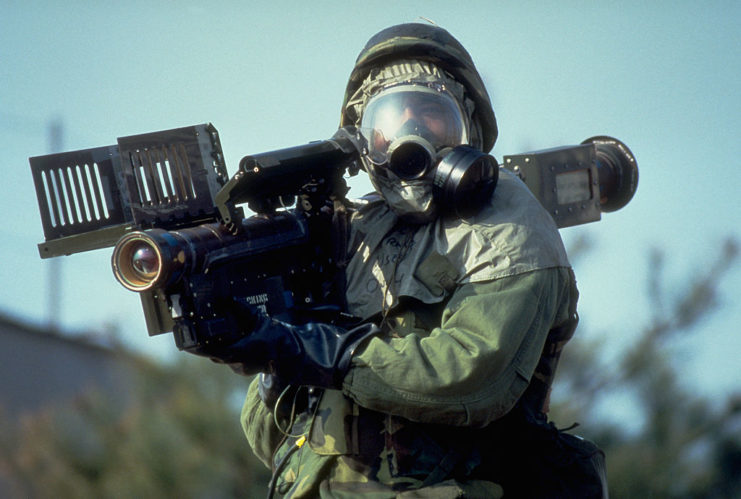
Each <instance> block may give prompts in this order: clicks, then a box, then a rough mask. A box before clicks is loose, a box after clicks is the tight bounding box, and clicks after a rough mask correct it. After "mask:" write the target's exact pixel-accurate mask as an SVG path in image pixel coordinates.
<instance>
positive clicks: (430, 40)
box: [340, 23, 497, 152]
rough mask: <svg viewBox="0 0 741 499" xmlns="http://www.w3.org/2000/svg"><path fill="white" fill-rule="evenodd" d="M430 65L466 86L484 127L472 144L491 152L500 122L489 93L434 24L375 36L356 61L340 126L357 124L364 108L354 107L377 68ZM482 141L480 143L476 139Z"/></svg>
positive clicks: (396, 28)
mask: <svg viewBox="0 0 741 499" xmlns="http://www.w3.org/2000/svg"><path fill="white" fill-rule="evenodd" d="M401 60H414V61H423V62H429V63H432V64H434V65H435V66H437V67H438V68H440V69H442V70H443V71H445V72H446V73H448V74H449V75H450V76H452V77H453V79H455V81H457V82H459V83H460V84H462V85H463V87H464V88H465V92H466V97H467V98H469V99H470V100H471V101H472V102H473V104H474V106H473V107H474V109H473V114H472V119H473V121H474V122H475V123H476V124H477V125H478V127H480V133H481V137H480V138H479V137H474V140H475V142H479V143H478V144H475V143H474V144H472V145H475V146H477V147H479V148H480V149H481V150H482V151H483V152H489V151H490V150H491V148H492V147H493V146H494V143H495V142H496V139H497V123H496V118H495V117H494V110H493V109H492V106H491V100H490V99H489V94H488V93H487V92H486V88H485V87H484V83H483V81H482V80H481V76H480V75H479V73H478V71H477V70H476V67H475V66H474V64H473V60H472V59H471V56H470V55H469V54H468V52H467V51H466V49H465V48H464V47H463V46H462V45H461V44H460V42H459V41H458V40H456V39H455V38H454V37H453V36H452V35H451V34H450V33H448V32H447V31H446V30H444V29H443V28H440V27H439V26H435V25H432V24H422V23H408V24H400V25H397V26H392V27H390V28H387V29H384V30H383V31H380V32H379V33H377V34H376V35H374V36H373V37H372V38H371V39H370V40H369V41H368V43H366V45H365V47H364V48H363V50H361V52H360V54H359V55H358V58H357V60H356V62H355V67H354V68H353V71H352V73H351V74H350V80H349V82H348V84H347V88H346V90H345V98H344V101H343V104H342V116H341V119H340V126H347V125H357V124H358V123H359V121H360V114H361V113H362V110H363V106H359V105H357V104H356V105H353V103H352V102H351V101H352V100H353V99H354V98H355V100H357V96H356V93H357V92H358V91H359V90H360V89H361V87H362V86H363V83H364V82H365V80H366V79H367V78H368V76H369V75H370V74H371V72H372V71H373V70H374V69H379V68H382V67H384V66H388V65H389V64H393V63H394V62H396V61H401ZM476 139H478V140H476Z"/></svg>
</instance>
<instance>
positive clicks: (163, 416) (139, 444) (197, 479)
mask: <svg viewBox="0 0 741 499" xmlns="http://www.w3.org/2000/svg"><path fill="white" fill-rule="evenodd" d="M138 364H139V367H140V370H139V371H140V372H141V376H140V378H139V379H138V380H137V386H136V389H135V390H134V394H135V395H134V397H133V400H132V401H131V402H130V403H128V404H127V405H125V406H122V404H121V403H120V401H117V400H116V394H107V393H102V392H99V391H91V392H88V393H86V394H85V395H84V396H82V397H80V398H79V399H77V400H73V401H70V402H68V403H66V404H63V405H58V406H53V407H48V408H47V409H45V410H43V411H41V412H39V413H37V414H35V415H32V416H30V417H28V418H26V419H25V420H23V421H22V423H21V425H20V428H17V426H16V425H13V424H10V423H9V422H7V421H6V424H3V426H2V430H0V437H1V440H0V445H1V446H0V451H2V453H1V454H0V470H4V471H5V475H6V476H8V477H9V478H10V480H11V485H12V487H13V492H14V495H15V496H17V497H55V498H66V497H69V498H72V497H74V498H86V497H90V498H100V497H178V498H183V497H187V498H200V497H203V498H219V497H224V498H231V497H253V496H258V497H259V496H263V495H264V494H265V491H266V488H265V487H266V484H267V482H268V480H269V478H270V475H269V472H268V470H267V469H266V468H265V466H264V465H263V464H262V463H260V462H259V461H258V460H257V459H256V458H255V457H254V456H253V455H252V452H251V450H250V448H249V446H248V445H247V441H246V439H245V438H244V435H243V434H242V431H241V428H240V425H239V408H240V404H239V402H240V400H239V397H241V396H243V395H244V393H245V391H246V385H247V383H246V382H247V381H248V380H247V379H246V378H244V377H240V376H236V375H234V373H232V372H231V370H229V369H228V368H226V367H225V366H217V365H215V364H211V363H209V362H208V361H206V360H204V359H196V358H190V356H182V358H181V359H179V361H178V362H177V363H176V364H175V365H172V366H162V365H155V364H153V363H152V362H150V361H146V360H141V359H140V360H139V361H138Z"/></svg>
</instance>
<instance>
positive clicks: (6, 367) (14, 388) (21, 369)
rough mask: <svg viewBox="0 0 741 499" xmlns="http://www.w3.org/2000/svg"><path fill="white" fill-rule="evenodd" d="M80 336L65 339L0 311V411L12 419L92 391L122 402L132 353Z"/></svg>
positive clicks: (131, 369) (132, 368)
mask: <svg viewBox="0 0 741 499" xmlns="http://www.w3.org/2000/svg"><path fill="white" fill-rule="evenodd" d="M90 338H91V337H88V338H86V337H84V336H81V335H63V334H60V333H56V332H50V331H48V330H47V329H46V328H42V327H40V326H36V325H32V324H30V323H27V322H23V321H21V320H19V319H15V318H11V317H9V316H8V315H6V314H3V313H2V312H0V379H1V380H3V382H2V383H0V410H2V411H3V412H4V413H5V414H6V415H8V416H10V417H11V419H16V418H18V417H20V416H21V415H22V414H23V413H24V412H29V411H35V410H38V409H41V408H43V407H44V406H46V405H49V404H53V403H56V402H64V401H68V400H70V399H72V398H74V397H75V396H77V395H80V394H82V393H84V392H85V391H87V390H90V389H94V388H96V389H100V390H103V391H112V392H113V393H117V394H119V395H118V396H119V397H120V398H121V399H122V400H123V401H125V399H127V398H128V397H129V394H130V392H131V388H132V387H131V383H132V382H133V380H134V379H135V376H133V374H134V372H135V371H136V363H135V362H134V359H133V357H132V356H131V354H128V353H126V352H123V351H122V350H121V349H113V348H110V347H107V346H104V345H101V344H98V343H95V342H94V341H92V340H91V339H90Z"/></svg>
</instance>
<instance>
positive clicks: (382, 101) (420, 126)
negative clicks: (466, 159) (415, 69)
mask: <svg viewBox="0 0 741 499" xmlns="http://www.w3.org/2000/svg"><path fill="white" fill-rule="evenodd" d="M360 129H361V132H362V133H363V134H364V135H365V137H366V139H367V140H368V156H369V159H370V160H371V161H372V162H373V163H374V164H377V165H383V164H386V163H388V161H389V155H390V154H391V153H392V152H393V151H394V150H397V149H398V148H399V147H400V146H401V145H403V143H405V142H409V141H413V142H415V143H420V142H427V143H429V146H430V147H429V148H431V149H432V150H433V152H434V151H437V150H439V149H441V148H443V147H452V146H456V145H459V144H465V143H467V142H468V129H467V127H466V124H465V122H464V120H463V112H462V110H461V108H460V106H459V105H458V102H457V101H456V100H455V99H454V98H453V97H452V96H451V95H449V94H448V93H447V92H446V91H445V90H444V89H443V88H435V87H428V86H421V85H397V86H394V87H390V88H387V89H385V90H383V91H381V92H380V93H379V94H378V95H375V96H374V97H372V98H371V99H370V100H369V101H368V105H367V106H366V109H365V111H364V112H363V118H362V120H361V123H360ZM419 139H423V140H422V141H420V140H419Z"/></svg>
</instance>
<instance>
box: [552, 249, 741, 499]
mask: <svg viewBox="0 0 741 499" xmlns="http://www.w3.org/2000/svg"><path fill="white" fill-rule="evenodd" d="M737 255H738V246H737V244H736V243H735V241H733V240H728V241H727V242H726V244H725V245H724V247H723V248H722V249H721V252H720V254H719V255H718V257H717V258H716V259H715V261H714V263H712V265H709V266H708V267H707V268H705V269H703V272H702V273H701V274H698V275H697V276H694V277H693V276H691V277H690V278H689V279H687V280H686V285H685V286H682V287H681V288H680V289H671V287H670V286H667V285H666V284H665V282H664V276H663V268H664V255H663V254H662V253H661V252H659V251H655V252H653V253H652V255H651V256H650V272H651V273H650V276H649V281H648V285H649V291H648V299H649V300H650V305H651V310H652V313H653V316H652V317H651V318H650V321H649V323H648V324H646V325H645V326H644V327H642V328H640V331H639V334H638V335H637V336H636V339H635V340H634V341H632V342H631V344H630V345H629V346H628V347H626V348H625V349H624V350H623V351H622V352H621V353H620V354H619V355H617V356H612V357H611V358H610V359H605V358H604V356H603V355H602V353H603V345H602V344H601V343H599V342H591V343H589V342H580V341H572V344H570V345H569V346H568V347H567V348H566V349H565V351H564V357H563V359H562V361H561V363H560V364H559V374H558V378H557V380H556V389H557V392H556V393H557V394H560V395H559V396H558V397H557V400H558V402H557V403H555V404H554V410H553V411H552V414H551V415H552V417H553V418H554V419H555V420H556V421H557V422H559V423H561V424H564V423H565V425H568V424H569V422H571V421H574V420H579V421H588V424H586V425H585V426H584V427H582V428H580V430H583V434H584V436H586V437H588V438H590V439H592V440H594V441H595V442H597V443H598V444H599V445H600V446H601V447H602V448H603V449H604V450H605V452H606V455H607V468H608V477H609V484H610V495H611V497H613V498H623V497H653V498H674V497H677V498H679V497H682V498H691V497H698V498H699V497H702V498H731V497H741V439H740V438H739V436H738V435H739V429H741V394H738V395H735V396H732V397H730V398H729V400H727V401H725V402H724V403H721V404H717V403H716V402H714V401H711V400H708V399H706V398H704V397H703V396H701V395H700V394H698V393H696V391H695V390H696V387H694V386H692V385H691V384H690V383H688V381H689V380H688V379H686V378H684V377H683V374H684V370H683V368H682V365H681V364H679V363H677V362H676V360H675V359H674V356H673V353H675V352H676V344H677V342H679V341H680V340H681V339H682V338H683V337H686V336H687V335H689V334H692V333H695V332H697V330H698V325H701V324H702V321H703V320H704V319H705V318H707V317H708V316H709V315H710V314H711V313H712V312H713V311H714V309H715V307H716V306H717V305H718V303H719V297H718V296H717V289H718V285H719V283H720V281H721V279H722V277H723V275H724V274H725V273H726V272H727V271H728V269H730V268H732V265H733V263H734V262H735V261H736V258H737ZM618 333H619V332H617V331H616V332H609V331H608V332H606V333H605V334H604V336H606V337H618ZM578 335H579V332H578V331H577V337H578ZM626 401H627V402H626ZM616 405H621V406H625V405H628V406H629V407H631V408H633V414H632V415H631V416H630V418H629V419H628V420H624V421H620V420H617V421H616V420H615V418H614V417H610V416H611V410H612V409H613V408H614V407H615V406H616ZM621 414H622V413H621Z"/></svg>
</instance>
